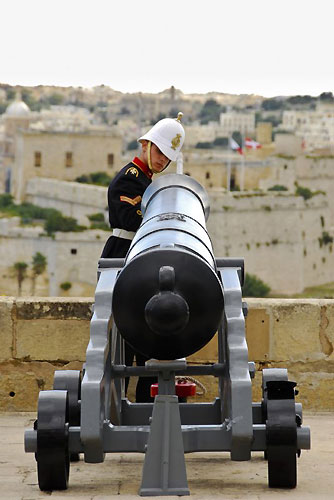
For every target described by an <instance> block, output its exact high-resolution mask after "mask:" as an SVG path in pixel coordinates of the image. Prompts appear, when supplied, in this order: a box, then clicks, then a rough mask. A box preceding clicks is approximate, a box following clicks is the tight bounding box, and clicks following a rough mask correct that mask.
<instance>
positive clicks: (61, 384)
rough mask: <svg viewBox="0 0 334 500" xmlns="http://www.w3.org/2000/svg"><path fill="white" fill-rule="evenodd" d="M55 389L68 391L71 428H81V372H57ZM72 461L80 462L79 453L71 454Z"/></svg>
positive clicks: (54, 382) (54, 383)
mask: <svg viewBox="0 0 334 500" xmlns="http://www.w3.org/2000/svg"><path fill="white" fill-rule="evenodd" d="M53 388H54V389H56V390H63V391H67V393H68V409H69V424H70V427H72V426H75V427H77V426H80V409H81V405H80V403H81V373H80V371H79V370H57V371H55V374H54V380H53ZM70 460H71V462H78V461H79V460H80V456H79V453H71V454H70Z"/></svg>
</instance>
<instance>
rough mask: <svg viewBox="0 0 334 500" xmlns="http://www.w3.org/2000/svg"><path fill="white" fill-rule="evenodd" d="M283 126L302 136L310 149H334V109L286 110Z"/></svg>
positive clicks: (305, 144) (305, 145)
mask: <svg viewBox="0 0 334 500" xmlns="http://www.w3.org/2000/svg"><path fill="white" fill-rule="evenodd" d="M282 127H283V129H284V130H287V131H291V132H294V133H295V134H296V135H297V136H298V137H300V138H302V139H303V141H304V147H305V148H306V149H308V150H314V149H322V148H330V149H332V150H333V151H334V109H332V110H331V109H323V108H321V107H320V108H318V109H317V110H315V111H297V110H290V111H284V112H283V121H282Z"/></svg>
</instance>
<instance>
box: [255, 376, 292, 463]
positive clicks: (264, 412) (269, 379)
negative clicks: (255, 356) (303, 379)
mask: <svg viewBox="0 0 334 500" xmlns="http://www.w3.org/2000/svg"><path fill="white" fill-rule="evenodd" d="M274 380H278V381H284V380H286V381H287V380H288V371H287V369H286V368H264V369H263V370H262V402H261V408H262V423H263V424H265V423H266V421H267V400H268V397H267V382H272V381H274ZM264 459H265V460H267V459H268V456H267V451H265V452H264Z"/></svg>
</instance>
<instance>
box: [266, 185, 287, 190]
mask: <svg viewBox="0 0 334 500" xmlns="http://www.w3.org/2000/svg"><path fill="white" fill-rule="evenodd" d="M268 191H288V188H287V187H285V186H282V185H281V184H275V186H271V187H270V188H268Z"/></svg>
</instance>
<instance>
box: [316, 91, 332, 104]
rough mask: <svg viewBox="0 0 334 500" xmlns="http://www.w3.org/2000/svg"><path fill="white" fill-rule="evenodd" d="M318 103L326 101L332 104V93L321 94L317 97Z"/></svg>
mask: <svg viewBox="0 0 334 500" xmlns="http://www.w3.org/2000/svg"><path fill="white" fill-rule="evenodd" d="M319 99H320V101H328V102H333V101H334V97H333V92H323V93H322V94H320V96H319Z"/></svg>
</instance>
